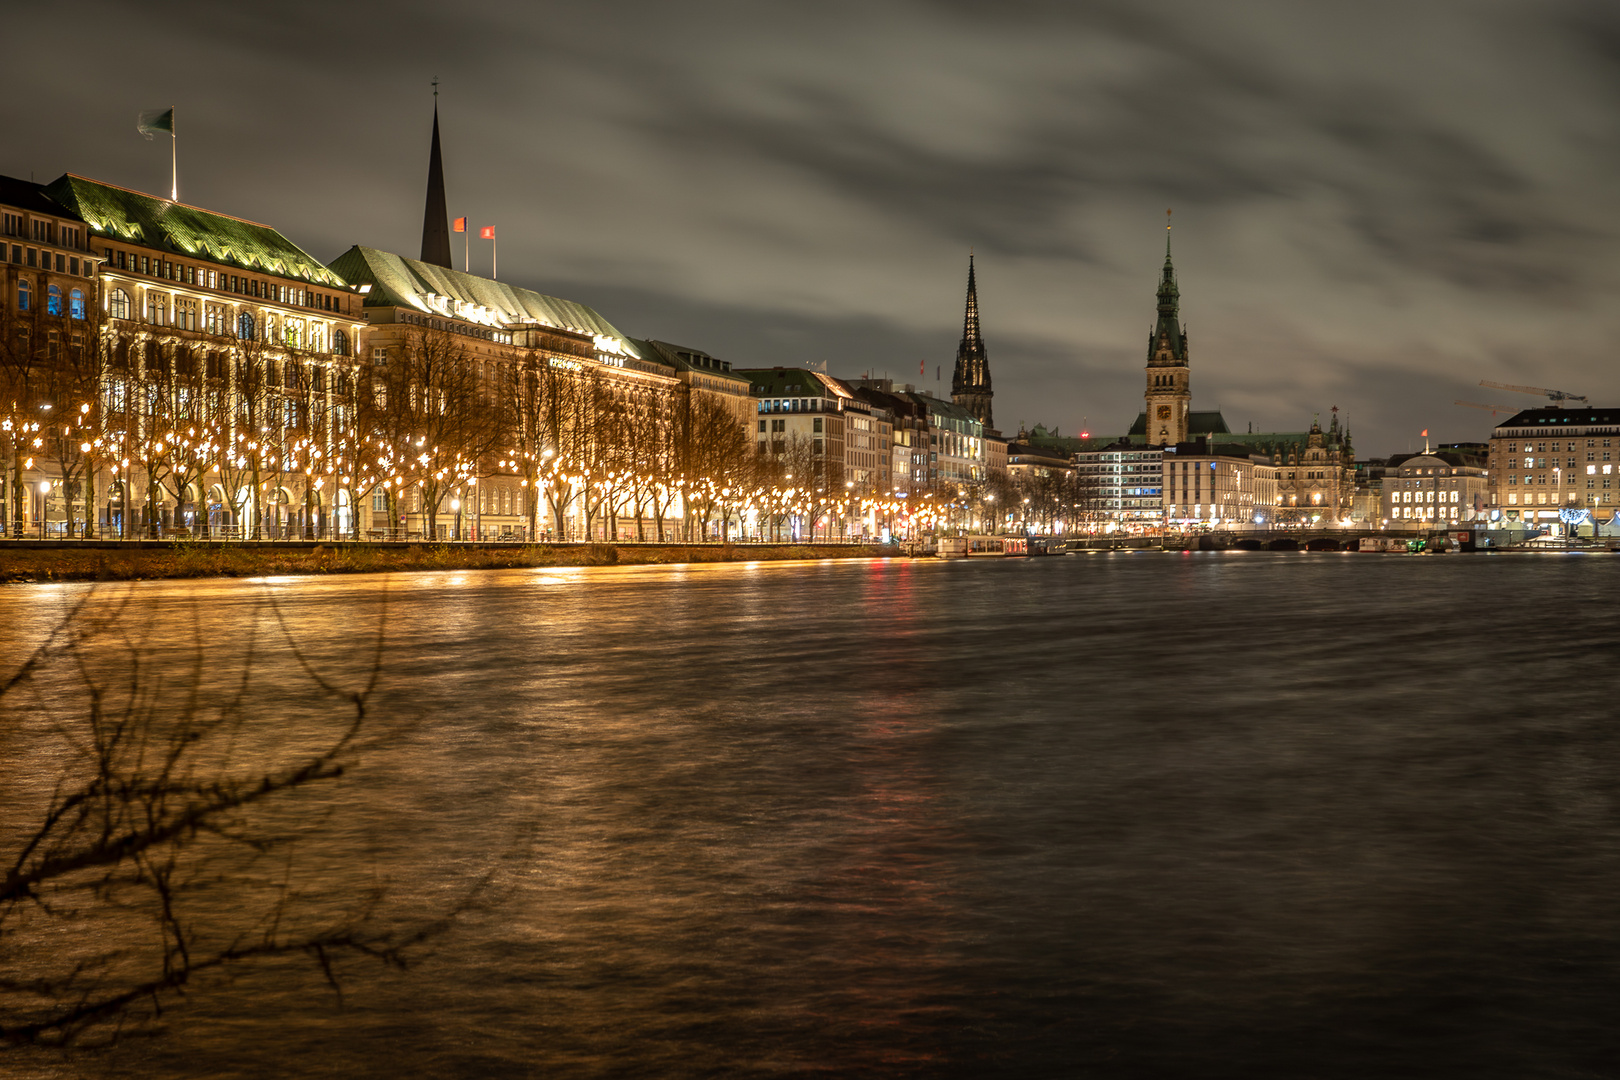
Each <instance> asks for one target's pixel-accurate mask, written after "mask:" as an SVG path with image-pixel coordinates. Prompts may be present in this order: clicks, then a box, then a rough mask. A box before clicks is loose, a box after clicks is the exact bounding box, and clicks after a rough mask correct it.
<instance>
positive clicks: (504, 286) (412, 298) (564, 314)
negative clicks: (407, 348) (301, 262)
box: [331, 245, 656, 359]
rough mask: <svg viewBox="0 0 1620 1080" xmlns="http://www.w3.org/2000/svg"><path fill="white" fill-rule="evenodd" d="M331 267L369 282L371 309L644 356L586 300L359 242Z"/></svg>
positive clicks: (347, 276)
mask: <svg viewBox="0 0 1620 1080" xmlns="http://www.w3.org/2000/svg"><path fill="white" fill-rule="evenodd" d="M331 269H332V272H334V273H336V274H340V275H342V276H343V278H345V279H346V280H348V281H349V282H351V283H353V284H355V285H370V286H371V291H370V292H368V293H367V294H366V300H365V304H366V306H367V307H402V308H410V309H413V310H415V311H420V312H423V313H424V314H430V315H439V316H442V317H444V318H448V319H461V320H463V321H465V322H471V323H479V324H481V325H484V326H494V327H503V328H507V329H515V328H520V327H521V326H522V325H523V324H526V323H528V324H534V323H538V324H540V325H542V326H549V327H554V328H556V329H559V330H571V331H573V332H575V333H578V334H585V335H587V336H589V337H593V338H595V339H596V347H597V348H598V349H599V350H601V351H603V352H610V353H619V354H621V355H624V356H637V357H639V356H640V355H641V354H640V353H639V352H638V351H637V350H636V349H635V347H634V346H633V345H631V344H630V340H629V339H628V338H627V337H625V336H624V335H623V334H621V333H620V332H619V330H618V329H617V328H616V327H615V326H614V325H613V324H612V323H610V322H608V321H607V320H606V319H604V318H603V317H602V316H601V315H598V314H597V313H596V312H595V311H593V310H592V309H591V308H588V307H586V306H585V305H584V304H577V303H575V302H574V301H572V300H559V299H558V298H557V297H555V296H546V295H544V294H543V293H537V292H535V291H534V290H532V289H523V288H519V287H517V286H515V285H510V284H508V283H507V282H504V281H496V280H494V279H493V278H484V277H478V276H476V275H474V274H467V273H463V272H461V271H460V270H447V269H445V268H444V267H442V266H435V265H434V264H432V263H425V262H422V261H421V260H420V259H407V258H405V257H404V256H403V255H395V254H393V253H391V252H387V251H379V250H377V249H376V248H369V247H361V246H358V245H357V246H355V247H352V248H350V249H349V250H348V251H345V252H344V253H343V254H342V255H339V256H338V257H337V258H336V259H333V260H332V266H331ZM649 359H656V358H649Z"/></svg>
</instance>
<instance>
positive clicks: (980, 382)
mask: <svg viewBox="0 0 1620 1080" xmlns="http://www.w3.org/2000/svg"><path fill="white" fill-rule="evenodd" d="M994 398H995V394H994V392H992V391H991V389H990V360H989V358H988V357H987V356H986V355H985V351H984V338H983V337H982V336H981V335H980V333H979V289H978V285H977V283H976V282H975V281H974V277H973V256H972V255H971V254H970V255H969V256H968V285H967V310H966V312H965V313H964V314H963V316H962V343H961V344H960V345H958V346H957V347H956V370H955V371H954V372H953V373H952V375H951V401H952V402H954V403H955V404H957V405H960V406H961V407H962V408H964V409H966V410H967V411H968V412H969V413H971V414H972V415H973V419H975V420H977V421H978V422H979V424H980V425H981V426H982V428H983V430H985V431H994V430H995V426H996V425H995V421H994V419H993V417H992V414H991V403H992V401H993V400H994Z"/></svg>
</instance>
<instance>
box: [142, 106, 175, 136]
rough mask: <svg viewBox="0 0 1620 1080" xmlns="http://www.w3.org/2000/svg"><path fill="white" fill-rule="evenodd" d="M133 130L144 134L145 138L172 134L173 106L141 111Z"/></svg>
mask: <svg viewBox="0 0 1620 1080" xmlns="http://www.w3.org/2000/svg"><path fill="white" fill-rule="evenodd" d="M135 130H136V131H139V132H140V133H141V134H142V135H145V136H146V137H147V139H151V137H152V136H153V135H173V134H174V107H173V106H170V107H169V108H167V109H150V110H148V111H146V112H143V113H141V117H140V122H139V123H138V124H137V125H136V128H135Z"/></svg>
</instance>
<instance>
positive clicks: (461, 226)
mask: <svg viewBox="0 0 1620 1080" xmlns="http://www.w3.org/2000/svg"><path fill="white" fill-rule="evenodd" d="M450 231H451V232H466V231H467V219H466V218H464V217H458V218H456V220H454V221H452V222H451V223H450Z"/></svg>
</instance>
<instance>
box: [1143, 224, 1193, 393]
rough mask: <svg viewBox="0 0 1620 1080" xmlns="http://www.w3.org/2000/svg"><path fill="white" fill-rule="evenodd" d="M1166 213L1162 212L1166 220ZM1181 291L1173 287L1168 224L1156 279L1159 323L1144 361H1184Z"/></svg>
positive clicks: (1174, 281) (1185, 345)
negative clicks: (1162, 269)
mask: <svg viewBox="0 0 1620 1080" xmlns="http://www.w3.org/2000/svg"><path fill="white" fill-rule="evenodd" d="M1169 214H1170V212H1169V211H1168V210H1166V211H1165V216H1166V217H1168V216H1169ZM1180 310H1181V290H1180V289H1178V288H1176V268H1175V264H1174V263H1172V262H1171V261H1170V225H1169V223H1168V222H1166V224H1165V226H1164V272H1163V275H1162V277H1161V278H1160V280H1159V320H1158V322H1157V323H1156V324H1155V325H1154V327H1153V337H1152V338H1151V339H1149V341H1148V359H1149V360H1154V359H1159V360H1161V361H1164V360H1168V361H1173V362H1175V363H1178V364H1184V363H1186V362H1187V339H1186V331H1185V330H1184V329H1183V328H1182V326H1181V319H1180Z"/></svg>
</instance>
